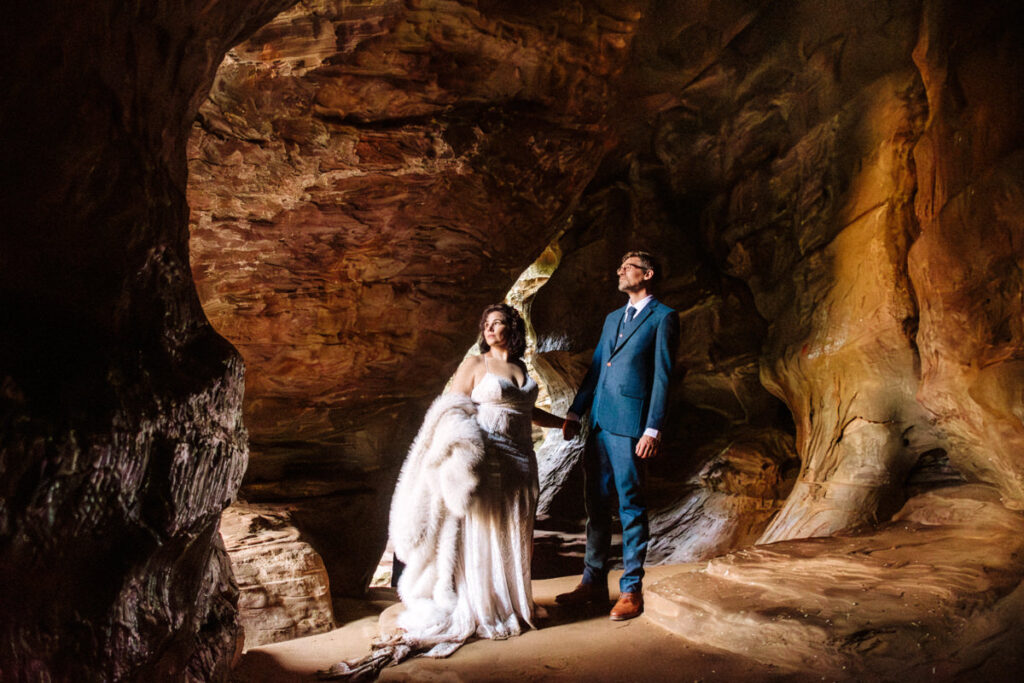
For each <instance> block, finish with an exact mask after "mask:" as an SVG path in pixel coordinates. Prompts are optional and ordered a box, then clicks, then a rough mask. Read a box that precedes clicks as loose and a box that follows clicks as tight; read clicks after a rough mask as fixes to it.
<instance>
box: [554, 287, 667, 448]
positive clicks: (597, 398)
mask: <svg viewBox="0 0 1024 683" xmlns="http://www.w3.org/2000/svg"><path fill="white" fill-rule="evenodd" d="M625 313H626V307H625V306H623V307H622V308H620V309H618V310H615V311H612V312H611V313H610V314H609V315H608V317H607V318H605V321H604V328H603V330H602V332H601V340H600V341H599V342H598V343H597V348H596V349H594V357H593V359H592V360H591V362H590V369H589V370H587V374H586V376H585V377H584V378H583V384H582V385H580V389H579V391H578V392H577V394H576V399H575V400H574V401H573V403H572V407H571V408H569V410H570V411H571V412H573V413H576V414H577V415H579V416H581V417H582V416H583V415H585V414H586V413H587V411H588V410H589V411H590V423H591V425H596V426H599V427H600V428H601V429H605V430H607V431H609V432H611V433H612V434H618V435H620V436H628V437H632V438H634V439H639V438H640V437H641V436H642V435H643V433H644V430H646V429H657V430H659V431H660V430H661V428H662V423H663V422H664V420H665V410H666V408H667V405H668V387H669V381H670V380H671V377H672V363H673V361H674V360H675V351H676V343H677V341H678V338H679V318H678V317H677V316H676V312H675V311H674V310H673V309H671V308H669V307H668V306H666V305H665V304H663V303H661V302H659V301H657V300H652V301H650V302H649V303H648V304H647V305H646V306H644V308H643V310H642V311H640V313H639V314H637V317H636V320H634V321H633V323H632V324H631V325H629V326H628V327H626V328H625V329H624V330H623V331H622V337H621V338H620V337H619V324H620V322H621V321H622V319H623V317H624V316H625Z"/></svg>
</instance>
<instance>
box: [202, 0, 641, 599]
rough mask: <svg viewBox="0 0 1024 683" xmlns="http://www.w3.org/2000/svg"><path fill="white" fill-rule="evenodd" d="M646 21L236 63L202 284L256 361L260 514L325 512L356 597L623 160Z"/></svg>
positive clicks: (588, 21) (205, 155) (211, 176)
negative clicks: (548, 267)
mask: <svg viewBox="0 0 1024 683" xmlns="http://www.w3.org/2000/svg"><path fill="white" fill-rule="evenodd" d="M485 10H486V11H485ZM634 14H635V12H633V10H629V9H628V8H626V7H618V8H617V9H616V16H610V15H608V16H606V15H604V14H602V12H601V11H599V10H598V9H596V8H589V9H586V10H585V11H584V12H583V13H582V14H577V13H574V10H572V7H570V6H569V5H568V4H566V6H565V7H562V6H561V5H559V4H555V5H553V6H551V7H547V6H546V7H544V8H537V11H536V12H530V13H529V14H528V15H522V16H521V15H518V14H515V13H512V14H510V13H509V12H508V11H506V10H505V9H502V6H500V5H495V6H494V7H490V6H487V7H481V8H477V7H475V6H474V5H470V4H466V5H463V4H461V3H457V2H437V3H422V4H420V5H417V6H415V7H412V8H407V7H406V6H405V5H402V4H399V3H393V2H376V3H368V4H360V5H351V4H349V3H334V2H324V3H314V4H309V5H303V6H302V7H300V8H297V9H295V10H292V11H289V12H285V13H284V14H282V15H280V16H279V17H278V18H277V19H275V20H274V21H273V22H272V23H271V24H270V25H268V26H267V27H265V28H264V29H263V30H262V31H261V32H260V33H259V34H257V35H256V36H254V37H253V38H252V39H251V40H250V41H248V42H246V43H244V44H242V45H240V46H239V47H237V48H236V49H235V50H233V51H232V53H231V55H229V58H228V59H227V60H226V61H225V63H224V64H223V65H222V67H221V70H220V72H219V74H218V78H217V81H216V82H215V84H214V87H213V90H212V92H211V95H210V98H209V100H208V101H207V102H206V103H205V104H204V105H203V107H202V108H201V111H200V119H199V123H198V124H197V125H196V127H195V128H194V130H193V136H192V140H191V144H190V150H189V169H190V177H189V203H190V206H191V208H192V226H191V227H192V229H191V232H192V241H191V246H192V263H193V273H194V276H195V280H196V284H197V288H198V290H199V294H200V298H201V299H202V301H203V305H204V309H205V310H206V312H207V315H208V316H209V318H210V320H211V322H212V324H213V325H214V327H215V328H216V329H217V330H218V331H219V332H220V333H221V334H223V335H224V336H225V337H226V338H228V339H229V340H230V341H231V342H232V343H233V344H234V345H235V346H236V347H237V348H238V349H239V351H240V352H241V354H242V356H243V357H244V359H245V361H246V367H247V375H246V402H245V418H246V424H247V426H248V429H249V433H250V438H251V444H252V450H253V455H252V458H251V461H250V468H249V473H248V477H247V483H246V486H245V490H244V495H245V496H246V497H247V498H250V499H255V498H262V499H279V500H280V499H301V500H304V501H305V500H308V499H309V498H310V497H312V496H320V497H321V498H319V499H318V502H316V504H315V507H316V510H315V511H313V510H312V509H311V510H310V511H308V517H310V518H314V517H315V518H316V519H315V522H314V521H310V522H309V523H310V524H313V523H315V524H316V525H317V530H315V531H312V532H311V533H312V534H313V535H314V537H316V538H317V540H318V542H320V543H322V544H324V545H325V547H324V548H320V549H321V550H322V551H323V552H325V559H326V560H327V562H328V567H329V568H330V569H331V571H332V581H333V583H334V585H335V588H336V591H337V592H339V593H340V592H346V591H349V592H352V591H355V592H358V591H359V590H361V584H362V583H363V582H364V579H365V578H367V577H366V576H365V572H366V571H368V570H369V569H371V568H372V564H371V565H369V566H366V567H360V565H361V564H362V565H365V564H367V561H368V560H372V559H375V557H374V554H375V553H378V554H379V552H380V549H381V548H382V547H383V541H384V538H383V533H384V531H383V530H384V527H385V525H384V523H383V515H382V514H381V513H382V511H383V510H384V509H386V502H387V499H388V498H389V497H390V484H391V474H390V472H391V471H393V470H394V468H395V467H396V466H397V465H398V464H399V463H400V460H401V457H402V455H403V454H404V450H405V448H406V447H407V445H408V443H409V442H410V441H411V439H412V436H413V434H414V431H415V429H416V427H417V425H418V423H419V420H420V419H421V417H422V411H423V409H424V407H425V405H426V402H427V401H429V399H430V398H432V397H433V396H434V395H436V394H437V393H438V392H440V390H441V389H442V387H443V386H444V384H445V382H446V381H447V379H448V377H449V376H450V374H451V372H452V371H453V370H454V368H455V366H456V364H457V363H458V361H459V360H460V359H461V357H462V355H463V353H464V352H465V349H466V348H467V347H468V346H469V345H470V343H472V341H473V338H474V337H475V334H476V325H477V319H478V316H479V311H480V310H481V309H482V308H483V306H484V305H486V304H487V303H491V302H494V301H497V300H500V299H501V298H502V297H503V296H504V294H505V292H506V291H507V288H508V287H509V285H511V283H512V282H513V281H514V279H515V277H516V276H517V275H518V274H519V272H521V271H522V270H523V269H524V268H525V267H526V266H527V265H529V263H530V262H531V261H532V260H533V259H534V258H535V257H536V256H537V255H538V254H539V253H540V252H541V251H542V250H543V249H544V247H545V246H546V244H547V243H548V242H549V241H550V239H551V238H552V237H553V236H554V235H555V234H556V232H557V231H558V230H559V228H560V227H561V224H562V220H563V219H564V216H565V215H566V213H567V212H568V211H569V210H570V209H571V207H572V206H573V204H574V202H575V201H576V200H577V198H578V197H579V195H580V193H581V191H582V190H583V188H584V186H585V185H586V183H587V182H588V181H589V179H590V177H591V176H592V174H593V172H594V170H595V168H596V167H597V165H598V162H599V160H600V158H601V157H602V155H603V154H604V151H605V147H606V145H607V144H608V142H609V141H610V140H611V134H610V133H609V131H608V130H607V129H606V127H605V126H604V125H603V122H602V114H603V110H604V108H605V106H606V104H605V100H606V94H607V92H608V90H609V87H610V86H609V81H610V80H611V79H612V78H613V77H614V75H615V73H616V71H617V70H618V69H619V68H620V66H621V63H622V62H623V61H624V60H625V58H626V56H628V50H627V48H628V45H629V41H630V37H631V34H632V32H633V25H632V22H633V21H634V20H635V19H637V18H638V15H637V16H634ZM598 25H599V26H600V27H601V28H600V30H596V29H595V26H598ZM550 26H558V27H559V31H558V32H557V33H552V32H551V31H550V30H549V28H550ZM368 487H369V488H368ZM368 491H369V492H371V494H370V495H369V498H368V499H362V498H359V496H364V495H366V493H367V492H368ZM323 496H328V497H330V496H335V497H338V499H337V500H336V501H335V502H334V503H333V504H325V503H324V498H322V497H323ZM339 496H340V497H339ZM357 498H359V499H358V500H357ZM342 499H345V500H342ZM346 501H347V502H346ZM331 505H336V506H337V508H338V509H345V510H349V512H346V513H341V512H339V513H338V514H344V515H346V516H345V517H344V518H335V519H333V521H332V519H329V518H330V517H331V515H332V514H333V513H329V512H327V510H328V509H331ZM325 506H326V507H325ZM353 507H355V508H358V509H361V510H369V511H372V513H373V515H377V516H378V518H377V519H376V520H375V521H374V522H373V523H371V524H370V530H367V529H360V530H358V531H355V530H353V529H351V522H352V517H351V509H352V508H353ZM303 519H304V518H303V514H302V513H301V512H299V513H298V514H297V517H296V521H297V523H298V524H300V525H302V523H303ZM307 530H308V528H307ZM350 534H351V535H352V536H353V538H347V539H346V537H347V536H348V535H350ZM331 547H334V548H336V549H337V552H336V554H335V553H332V551H331V550H330V548H331ZM354 558H358V559H354ZM343 567H356V568H355V569H350V570H343V569H342V568H343Z"/></svg>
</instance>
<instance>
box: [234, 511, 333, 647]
mask: <svg viewBox="0 0 1024 683" xmlns="http://www.w3.org/2000/svg"><path fill="white" fill-rule="evenodd" d="M220 533H221V536H222V537H223V539H224V547H225V550H227V553H228V557H229V558H230V560H231V569H232V571H233V573H234V576H235V581H236V582H237V583H238V590H239V598H238V620H239V622H240V623H241V625H242V628H243V629H244V630H245V648H246V649H249V648H253V647H257V646H259V645H266V644H267V643H277V642H280V641H282V640H291V639H293V638H301V637H302V636H308V635H313V634H314V633H324V632H326V631H329V630H331V629H332V628H333V627H334V612H333V609H332V607H331V587H330V582H329V581H328V578H327V570H326V569H325V568H324V562H323V560H322V559H321V558H320V556H319V555H318V554H317V553H316V552H315V551H314V550H313V548H312V547H311V546H310V545H309V544H308V543H306V542H305V541H303V540H302V537H301V534H300V533H299V530H298V529H296V528H295V526H294V524H292V522H291V515H290V513H289V511H288V510H287V509H281V508H275V507H270V506H266V505H251V504H246V503H235V504H233V505H231V506H229V507H228V508H227V509H226V510H225V511H224V513H223V515H221V525H220Z"/></svg>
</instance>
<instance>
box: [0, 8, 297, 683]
mask: <svg viewBox="0 0 1024 683" xmlns="http://www.w3.org/2000/svg"><path fill="white" fill-rule="evenodd" d="M287 4H288V2H277V1H258V0H253V1H251V2H238V1H234V2H232V1H214V2H208V1H205V0H204V1H203V2H182V3H174V5H173V7H172V6H170V5H159V6H158V5H152V4H141V5H139V4H133V5H131V6H128V5H126V4H125V3H120V2H105V1H103V0H97V1H96V2H89V3H84V4H83V3H70V2H46V3H36V4H31V5H26V4H17V5H4V7H3V9H2V10H0V26H2V29H0V31H2V36H3V43H4V45H5V50H6V52H7V56H8V59H9V60H10V62H9V66H8V68H5V71H4V77H3V83H4V98H5V100H4V101H5V104H4V106H3V108H2V110H0V150H3V152H2V153H3V155H4V167H5V168H6V169H8V170H9V173H5V176H8V177H7V179H6V180H5V182H4V184H3V187H2V190H0V192H2V200H0V206H2V207H3V229H2V239H3V246H2V248H0V301H2V303H0V328H2V329H3V334H2V335H0V605H2V607H0V678H2V679H3V680H5V681H21V680H26V681H28V680H31V681H38V680H75V681H123V680H203V681H209V680H217V679H219V678H224V677H226V675H227V671H228V668H229V667H230V664H231V661H232V658H233V657H234V655H235V654H236V645H237V644H238V642H239V641H238V636H239V627H238V623H237V619H236V612H235V601H236V600H237V588H236V586H235V585H234V582H233V580H232V578H231V572H230V568H229V565H228V562H227V556H226V555H225V553H224V549H223V546H222V545H221V544H220V541H219V538H218V535H217V527H218V522H219V517H220V512H221V510H222V509H223V508H224V507H225V506H226V505H227V504H228V502H229V501H230V500H231V499H232V497H233V496H234V494H235V492H236V491H237V488H238V486H239V484H240V482H241V478H242V474H243V472H244V470H245V465H246V455H247V445H246V442H245V432H244V428H243V426H242V423H241V413H240V407H241V400H242V365H241V363H240V361H239V358H238V356H237V354H236V353H235V352H234V351H233V350H232V349H231V347H230V346H229V345H228V344H227V343H226V342H224V340H223V339H222V338H220V337H218V336H217V335H216V334H215V333H214V332H213V330H212V329H211V328H210V326H209V325H208V324H207V322H206V318H205V317H204V315H203V312H202V309H201V308H200V306H199V301H198V299H197V298H196V295H195V289H194V286H193V284H192V279H191V275H190V272H189V268H188V243H187V229H186V228H187V217H188V208H187V206H186V204H185V194H184V188H185V181H186V170H185V143H186V140H187V138H188V131H189V130H190V128H191V125H192V122H193V121H194V119H195V116H196V111H197V108H198V106H199V103H200V102H201V101H202V98H203V96H204V94H205V93H206V92H207V91H208V90H209V87H210V83H211V82H212V80H213V74H214V71H215V70H216V68H217V66H218V64H219V63H220V61H221V59H222V58H223V56H224V53H225V52H226V50H227V48H228V47H230V46H231V45H233V44H235V43H237V42H238V41H240V40H242V39H243V38H244V37H245V36H246V35H248V34H249V33H251V32H252V31H254V30H255V29H256V28H258V27H259V26H260V25H261V24H263V23H264V22H266V21H267V20H269V19H270V18H271V17H273V16H274V15H275V14H277V13H278V12H279V11H281V9H283V7H284V6H286V5H287Z"/></svg>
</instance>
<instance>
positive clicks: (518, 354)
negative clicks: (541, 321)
mask: <svg viewBox="0 0 1024 683" xmlns="http://www.w3.org/2000/svg"><path fill="white" fill-rule="evenodd" d="M495 311H500V312H501V313H504V314H505V330H506V331H505V334H506V335H507V337H508V355H509V356H511V357H512V358H522V357H523V353H525V352H526V323H524V322H523V316H521V315H519V311H517V310H516V309H514V308H512V307H511V306H509V305H508V304H491V305H490V306H488V307H487V308H485V309H484V314H483V315H481V316H480V353H487V352H488V351H490V350H491V345H490V344H488V343H487V340H486V339H485V338H484V325H486V324H487V316H489V315H490V314H491V313H494V312H495Z"/></svg>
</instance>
